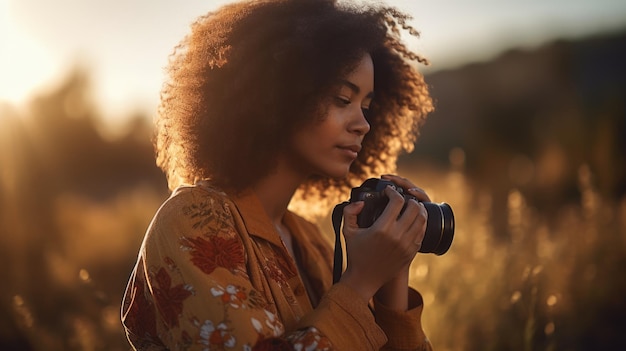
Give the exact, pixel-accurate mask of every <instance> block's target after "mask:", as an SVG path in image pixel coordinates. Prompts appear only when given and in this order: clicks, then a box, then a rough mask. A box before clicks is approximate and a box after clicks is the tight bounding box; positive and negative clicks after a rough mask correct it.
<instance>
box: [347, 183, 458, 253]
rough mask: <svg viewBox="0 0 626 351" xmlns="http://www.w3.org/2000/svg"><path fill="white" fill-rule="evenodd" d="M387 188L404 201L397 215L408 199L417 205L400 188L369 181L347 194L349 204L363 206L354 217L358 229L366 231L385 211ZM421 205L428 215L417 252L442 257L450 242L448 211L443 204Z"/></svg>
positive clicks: (451, 229)
mask: <svg viewBox="0 0 626 351" xmlns="http://www.w3.org/2000/svg"><path fill="white" fill-rule="evenodd" d="M387 186H391V187H392V188H394V189H395V190H396V191H397V192H398V193H400V194H401V195H402V196H403V197H404V200H405V205H404V206H405V207H404V208H402V212H401V214H402V213H403V212H404V209H405V208H406V203H407V201H409V200H411V199H413V200H416V201H418V200H417V199H416V198H415V197H414V196H412V195H409V194H405V193H404V190H403V189H402V187H399V186H397V185H396V184H395V183H393V182H391V181H389V180H385V179H378V178H370V179H368V180H366V181H365V182H363V184H362V185H361V186H359V187H356V188H353V189H352V191H351V193H350V202H357V201H363V202H364V206H363V209H362V210H361V213H359V215H358V216H357V224H358V225H359V227H360V228H368V227H370V226H371V225H372V224H374V222H375V221H376V219H377V218H378V217H379V216H380V215H381V214H382V212H383V211H384V210H385V207H386V206H387V203H389V198H387V195H385V193H384V190H385V188H386V187H387ZM422 204H423V205H424V207H425V208H426V212H428V220H427V223H426V233H425V235H424V239H423V240H422V246H421V247H420V249H419V252H422V253H434V254H436V255H443V254H444V253H446V252H447V251H448V249H449V248H450V246H451V245H452V240H453V239H454V213H453V212H452V208H451V207H450V205H448V204H446V203H441V204H436V203H433V202H422Z"/></svg>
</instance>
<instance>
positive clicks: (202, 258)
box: [182, 236, 244, 274]
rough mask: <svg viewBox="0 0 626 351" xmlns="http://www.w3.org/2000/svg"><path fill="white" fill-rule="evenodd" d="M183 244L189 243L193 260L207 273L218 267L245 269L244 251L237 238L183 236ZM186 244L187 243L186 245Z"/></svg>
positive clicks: (233, 270)
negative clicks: (206, 238)
mask: <svg viewBox="0 0 626 351" xmlns="http://www.w3.org/2000/svg"><path fill="white" fill-rule="evenodd" d="M182 240H183V241H184V243H183V244H189V247H190V249H191V253H190V254H191V262H193V264H194V265H195V266H196V267H198V268H200V270H201V271H202V272H204V273H206V274H211V273H213V271H214V270H215V268H217V267H222V268H226V269H228V270H229V271H231V272H232V273H237V272H242V271H243V270H244V252H243V246H242V245H241V242H240V241H239V240H238V239H237V238H222V237H219V236H212V237H210V238H209V240H205V239H204V238H200V237H198V238H187V237H183V238H182ZM185 246H186V245H185Z"/></svg>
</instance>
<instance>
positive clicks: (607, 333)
mask: <svg viewBox="0 0 626 351" xmlns="http://www.w3.org/2000/svg"><path fill="white" fill-rule="evenodd" d="M401 174H403V175H405V176H407V177H410V178H411V179H414V180H415V181H416V182H418V183H419V184H420V185H422V184H424V185H427V186H428V187H427V189H426V190H427V191H428V193H429V194H430V195H431V198H433V201H438V202H440V201H445V202H448V203H449V204H451V206H452V207H453V209H454V212H455V217H456V235H455V239H454V242H453V245H452V247H451V249H450V251H449V252H448V253H446V254H445V255H443V256H441V257H437V256H433V255H422V254H420V255H418V257H417V258H416V260H415V261H414V263H413V265H412V284H413V285H414V286H415V287H417V288H418V289H419V290H420V291H421V292H422V294H423V297H424V301H425V305H426V307H425V311H424V314H423V322H424V327H425V329H426V332H427V335H428V336H429V338H430V339H431V341H432V343H433V345H434V346H435V349H437V350H441V351H446V350H520V351H527V350H595V349H619V348H620V347H621V348H622V349H623V347H624V346H625V345H626V338H625V337H624V336H622V335H621V333H622V332H623V330H626V328H625V326H626V325H625V323H624V321H623V316H624V314H625V313H626V305H625V303H624V300H625V299H624V296H626V280H625V279H624V273H623V271H622V267H626V255H625V253H626V200H622V201H621V202H620V203H608V202H606V201H605V200H604V199H602V198H601V197H600V196H599V195H598V193H597V192H596V191H595V189H594V185H593V175H592V174H591V172H590V171H589V169H588V168H587V167H586V166H582V167H581V168H580V171H579V183H580V194H581V196H580V198H581V199H582V200H581V202H580V203H577V204H570V205H568V206H564V207H562V208H560V209H559V210H558V211H557V212H556V213H557V215H556V216H551V217H549V218H548V216H546V215H544V214H542V213H540V212H539V211H537V210H535V209H533V208H532V207H531V206H529V205H528V204H527V202H526V200H525V196H524V193H523V192H522V191H521V190H519V189H514V188H512V189H510V191H509V195H508V203H507V206H506V208H495V206H496V205H495V204H494V201H493V199H492V197H491V195H490V194H491V192H490V189H479V188H476V187H475V186H474V185H473V184H471V183H470V182H469V180H468V178H467V177H466V176H465V175H464V173H463V171H462V169H461V168H457V169H455V170H449V171H444V172H435V171H428V170H424V169H423V168H422V169H420V170H416V169H410V168H404V169H401ZM162 200H163V196H162V194H161V193H160V192H158V191H156V190H153V189H150V188H138V189H136V190H135V191H130V192H128V193H126V194H122V195H119V196H117V197H113V198H111V199H110V200H107V201H105V202H95V201H93V200H88V199H86V198H80V197H78V196H76V195H72V196H70V195H67V196H58V197H56V198H55V200H54V201H53V204H52V212H53V214H52V218H53V223H54V225H55V226H56V227H57V228H58V231H59V234H58V236H57V237H56V239H55V240H56V245H55V246H54V247H44V248H41V249H40V250H33V249H32V247H33V245H35V243H34V242H33V241H26V242H25V241H24V240H20V239H18V238H12V237H11V236H10V235H8V236H7V235H5V236H4V238H3V243H2V244H3V246H4V248H5V251H7V250H8V251H10V252H11V255H12V256H11V257H13V258H14V260H13V261H11V262H12V265H10V266H6V267H5V269H6V270H8V271H9V272H8V273H9V275H8V276H9V277H13V278H14V279H13V280H11V279H10V280H9V284H8V285H3V287H2V288H0V290H1V292H2V295H1V296H2V298H3V301H2V308H3V310H4V312H5V313H6V315H5V318H3V319H4V322H2V323H1V324H0V329H1V330H0V337H2V339H3V346H4V347H5V349H7V350H11V349H15V350H17V349H23V350H28V349H32V350H127V349H128V345H127V343H126V341H125V338H124V335H123V332H122V328H121V325H120V323H119V312H118V311H119V303H120V298H121V294H122V291H123V288H124V284H125V283H126V279H127V277H128V274H129V272H130V269H131V268H132V264H133V263H134V260H135V256H136V253H137V250H138V248H139V243H140V241H141V238H142V235H143V232H144V230H145V228H146V226H147V224H148V222H149V220H150V218H151V216H152V215H153V213H154V211H155V210H156V208H157V207H158V206H159V205H160V203H161V201H162ZM497 214H502V215H503V216H506V223H507V226H506V228H504V229H503V230H502V229H498V228H497V227H496V226H494V225H493V223H494V216H495V215H497ZM14 215H15V216H18V215H21V216H22V217H21V218H13V219H14V220H15V222H16V223H17V222H23V221H29V220H32V218H33V217H32V214H28V213H14ZM325 225H326V224H322V226H325ZM499 231H501V232H499ZM9 234H10V233H9ZM22 234H24V235H31V236H30V237H29V238H27V239H29V240H37V238H38V236H37V235H35V234H34V233H30V234H29V233H27V232H23V233H22ZM39 234H42V233H39ZM43 234H44V235H45V233H43ZM33 253H35V254H37V255H41V256H40V257H38V258H37V259H34V257H33V256H32V255H33ZM18 257H19V258H20V259H17V258H18ZM37 271H38V272H42V274H41V275H38V276H37V277H45V278H37V279H35V278H32V277H31V275H32V272H37ZM16 277H18V278H19V279H17V278H16Z"/></svg>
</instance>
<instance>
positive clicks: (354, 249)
mask: <svg viewBox="0 0 626 351" xmlns="http://www.w3.org/2000/svg"><path fill="white" fill-rule="evenodd" d="M385 194H386V195H387V197H388V198H389V203H388V204H387V206H386V207H385V210H384V211H383V212H382V214H381V215H380V216H379V217H378V218H377V219H376V221H375V222H374V224H372V226H370V227H369V228H359V226H358V224H357V215H358V214H359V213H360V212H361V210H362V209H363V206H364V203H363V202H362V201H359V202H355V203H351V204H349V205H348V206H346V207H345V209H344V212H343V213H344V224H343V234H344V237H345V241H346V256H347V267H346V271H345V272H344V274H343V275H342V277H341V280H340V282H342V283H345V284H347V285H349V286H350V287H351V288H353V289H355V290H356V291H357V292H358V293H359V294H360V295H361V296H363V297H364V298H365V299H366V300H369V299H370V298H371V297H372V296H373V295H374V294H375V293H376V291H377V290H378V289H379V288H380V287H381V286H382V285H384V284H385V283H387V282H388V281H389V280H390V279H392V278H393V277H395V276H396V275H397V274H398V272H400V271H401V270H402V269H403V268H406V267H407V266H408V265H410V263H411V261H412V260H413V258H414V257H415V254H417V252H418V250H419V248H420V247H421V243H422V239H423V238H424V233H425V230H426V219H427V212H426V209H425V208H424V205H422V204H421V203H419V202H417V201H415V200H408V203H407V206H406V209H405V210H404V212H402V215H400V212H401V211H402V208H403V207H404V203H405V199H404V197H403V196H402V195H401V194H400V193H398V192H397V191H396V190H395V189H393V188H391V187H387V188H386V189H385Z"/></svg>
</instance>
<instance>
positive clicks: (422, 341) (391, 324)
mask: <svg viewBox="0 0 626 351" xmlns="http://www.w3.org/2000/svg"><path fill="white" fill-rule="evenodd" d="M374 308H375V310H376V323H378V325H380V327H381V328H382V329H383V330H384V332H385V334H386V335H387V337H388V339H389V341H388V342H387V344H386V345H385V346H384V347H383V350H397V351H400V350H419V351H431V350H432V346H431V344H430V342H429V341H428V339H427V338H426V335H425V334H424V330H423V329H422V310H423V308H424V303H423V300H422V296H421V295H420V293H419V292H417V291H415V290H413V289H410V288H409V310H408V311H396V310H393V309H390V308H388V307H386V306H385V305H383V304H382V303H380V302H378V301H376V300H375V299H374Z"/></svg>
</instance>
